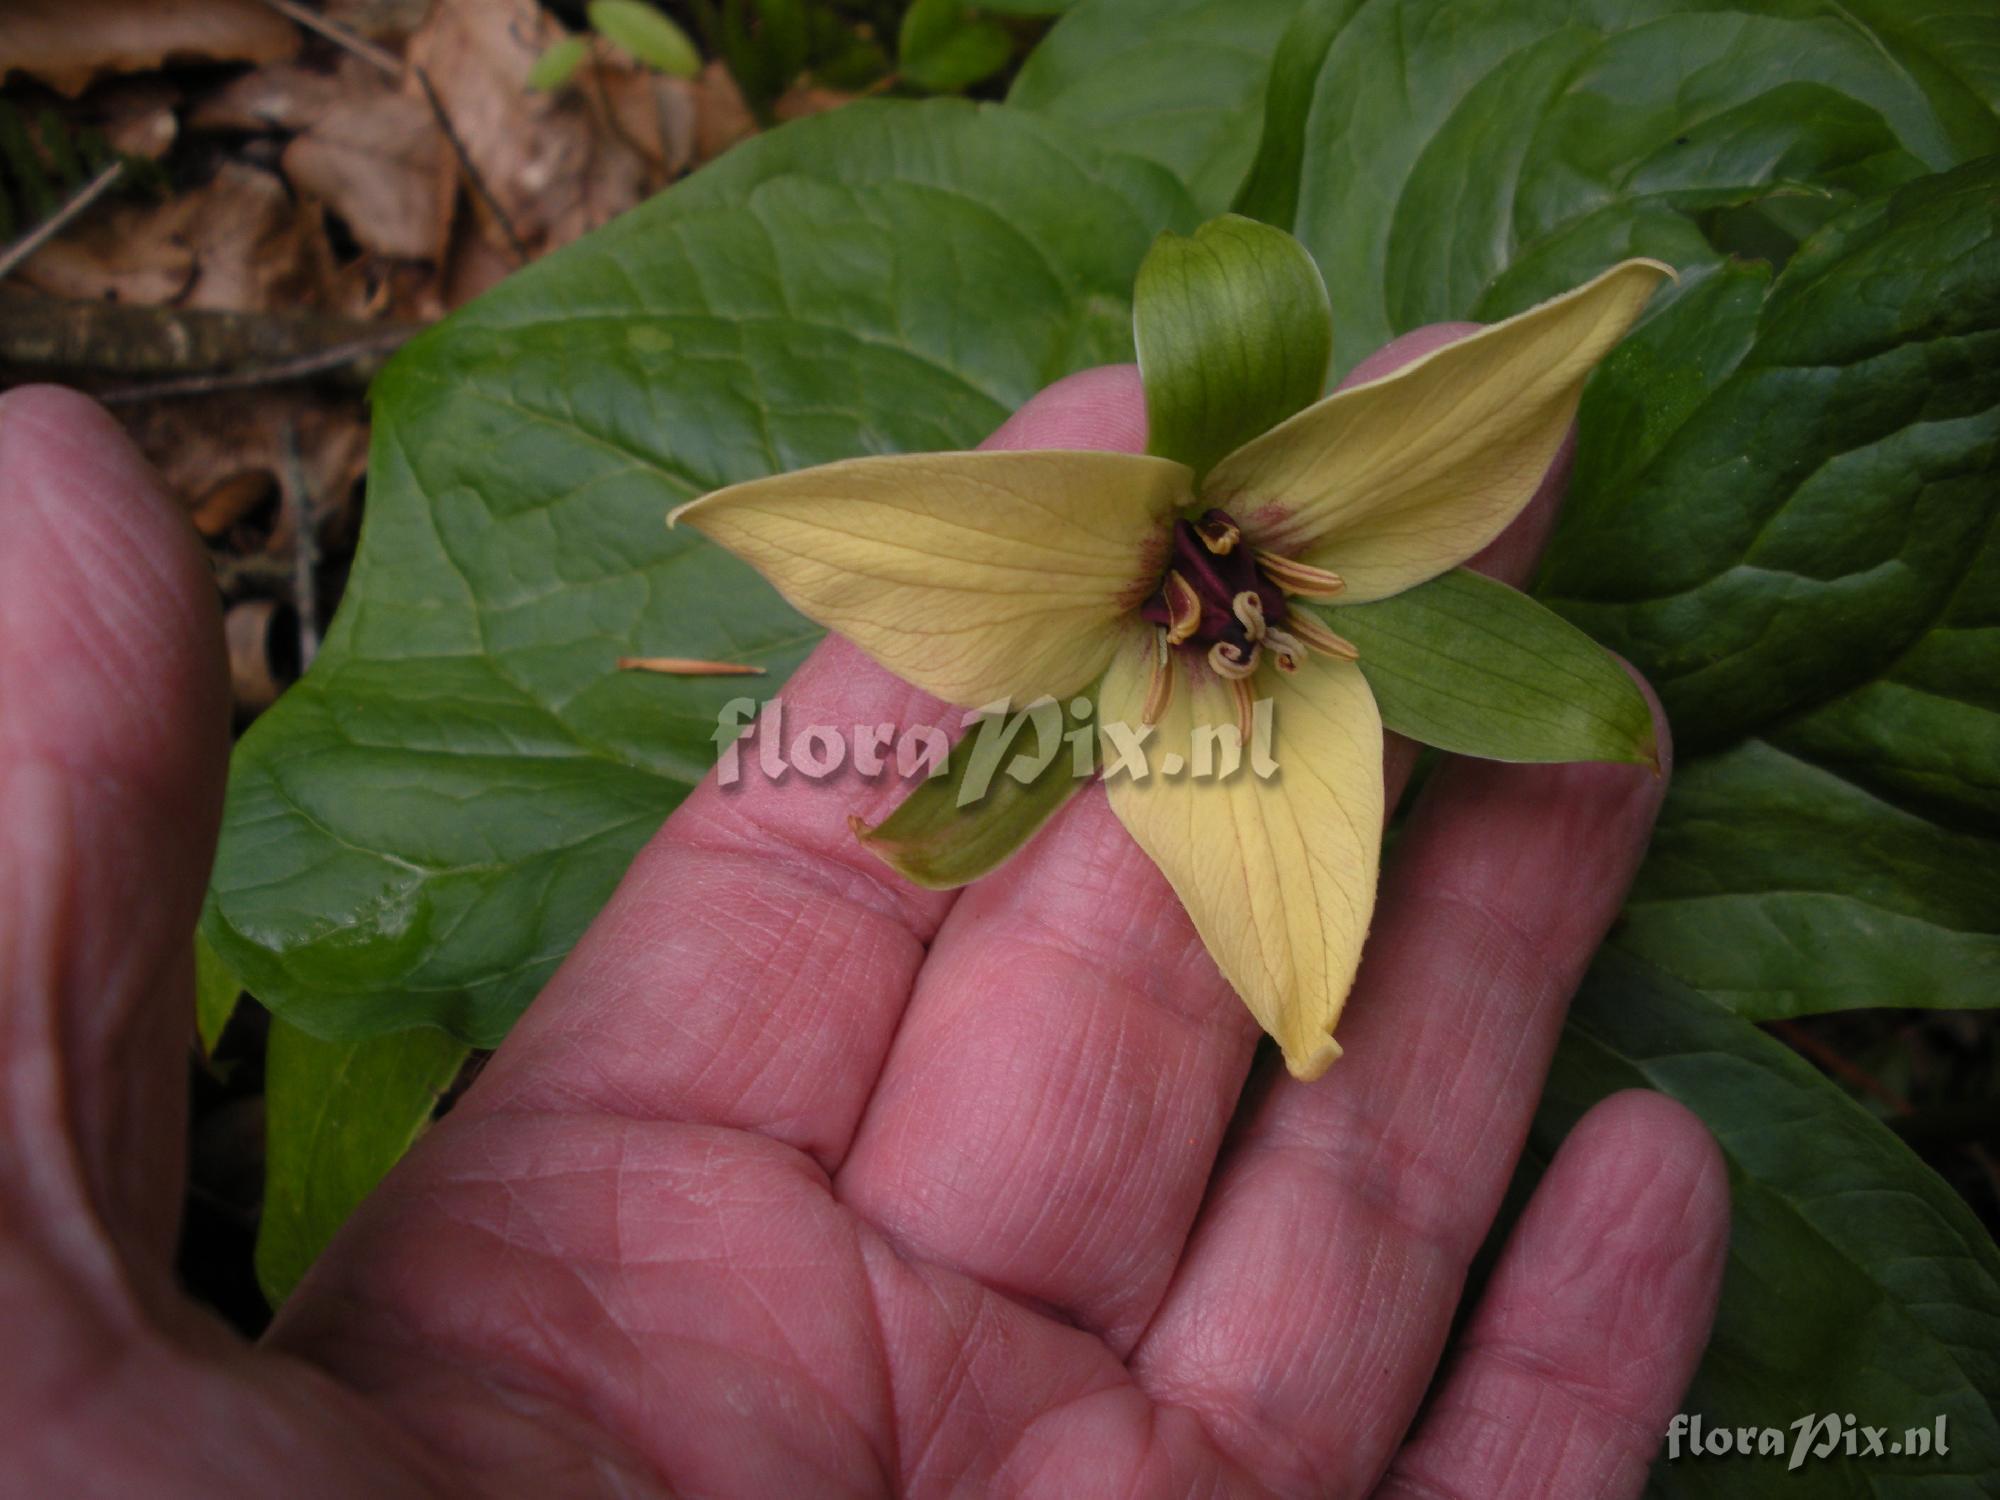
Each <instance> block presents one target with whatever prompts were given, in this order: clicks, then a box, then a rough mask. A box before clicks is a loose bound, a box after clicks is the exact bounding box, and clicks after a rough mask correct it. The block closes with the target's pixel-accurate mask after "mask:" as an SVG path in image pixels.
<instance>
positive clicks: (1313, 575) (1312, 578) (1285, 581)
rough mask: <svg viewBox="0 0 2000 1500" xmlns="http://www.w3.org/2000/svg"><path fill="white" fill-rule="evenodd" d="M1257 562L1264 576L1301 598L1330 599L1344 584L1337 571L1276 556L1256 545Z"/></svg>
mask: <svg viewBox="0 0 2000 1500" xmlns="http://www.w3.org/2000/svg"><path fill="white" fill-rule="evenodd" d="M1257 566H1258V567H1260V568H1262V569H1263V570H1264V576H1265V577H1266V578H1268V579H1270V580H1271V582H1273V583H1275V584H1276V585H1277V586H1278V587H1279V588H1281V589H1283V590H1284V591H1285V592H1286V593H1288V594H1297V595H1298V596H1299V597H1300V598H1301V599H1331V598H1333V596H1334V595H1336V594H1338V593H1340V592H1342V591H1343V590H1345V589H1346V587H1347V583H1346V581H1345V580H1344V579H1343V578H1341V576H1340V575H1339V574H1338V573H1329V572H1328V571H1327V570H1326V569H1325V568H1315V567H1313V566H1312V564H1310V563H1302V562H1300V561H1298V559H1296V558H1291V557H1280V556H1278V554H1277V553H1275V552H1266V551H1265V550H1264V549H1263V548H1262V547H1259V548H1258V549H1257Z"/></svg>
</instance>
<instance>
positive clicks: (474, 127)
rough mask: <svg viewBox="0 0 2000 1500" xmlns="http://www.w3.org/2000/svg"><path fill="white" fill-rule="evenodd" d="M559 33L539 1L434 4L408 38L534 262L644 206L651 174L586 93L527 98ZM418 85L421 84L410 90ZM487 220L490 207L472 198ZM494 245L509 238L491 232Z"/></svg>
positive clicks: (475, 169) (473, 168)
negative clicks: (531, 76) (532, 73)
mask: <svg viewBox="0 0 2000 1500" xmlns="http://www.w3.org/2000/svg"><path fill="white" fill-rule="evenodd" d="M560 34H561V28H560V27H558V26H557V25H556V24H555V23H554V21H552V20H551V19H550V18H549V16H548V15H547V14H546V13H545V12H544V11H543V10H542V9H541V8H540V6H538V5H536V4H535V3H534V0H436V4H435V5H434V6H433V8H432V10H431V15H430V19H429V20H428V21H427V22H425V24H424V25H423V27H422V28H421V29H420V30H419V31H418V32H417V33H416V35H415V36H413V37H411V39H410V45H409V61H410V65H411V67H412V69H418V68H421V69H422V70H423V72H424V75H425V76H426V77H428V78H429V79H430V82H431V86H432V88H434V89H435V90H436V92H437V96H438V102H439V105H440V106H441V107H442V109H443V111H444V113H445V115H446V117H447V118H448V119H449V120H450V121H451V127H452V133H453V134H455V135H456V136H457V137H458V141H459V144H460V146H461V147H462V148H463V150H464V153H465V157H466V159H467V161H468V162H469V163H470V173H476V174H477V176H478V178H479V179H480V181H481V182H482V183H483V184H484V186H485V190H486V192H488V193H490V194H491V195H492V197H493V199H494V200H495V201H496V202H497V203H498V205H499V208H500V212H501V213H502V214H503V215H505V217H506V219H507V223H508V225H509V226H510V227H511V228H512V230H513V233H514V235H515V236H516V237H518V238H519V239H520V241H521V242H522V243H523V244H524V245H526V246H527V247H528V249H529V250H530V252H531V253H539V252H540V251H542V250H545V249H551V248H553V247H554V246H557V245H561V244H565V243H567V242H568V241H570V240H573V239H575V238H577V237H578V236H579V235H582V234H584V233H586V232H588V231H589V230H591V229H595V228H596V227H598V226H599V225H600V224H603V223H604V222H605V221H606V220H608V219H610V218H612V217H613V216H614V215H616V214H619V213H622V212H623V211H624V210H625V209H627V208H630V207H631V206H632V205H633V204H634V203H636V202H638V201H639V199H640V198H642V197H643V196H644V195H645V193H646V191H647V189H648V187H649V186H650V185H651V183H652V181H653V178H654V174H653V171H652V169H651V167H650V164H649V163H648V161H647V159H646V153H645V152H644V151H643V150H642V149H640V148H639V147H636V146H634V145H633V144H632V143H631V142H629V141H627V140H626V139H624V138H623V137H622V136H621V134H620V133H619V131H618V130H617V129H616V128H615V127H614V125H613V123H612V120H611V119H610V117H609V115H608V113H607V112H606V111H605V110H604V108H603V106H602V104H601V102H600V101H597V100H595V99H593V98H591V97H589V96H588V95H587V94H586V92H585V91H583V90H579V89H566V90H564V91H562V93H561V94H559V95H550V94H545V93H538V92H535V91H533V90H531V89H529V88H528V86H527V79H528V71H529V69H530V68H532V67H533V66H534V62H535V59H536V58H537V57H538V56H540V55H541V53H542V51H543V49H544V48H545V47H546V46H547V45H548V44H549V43H550V42H552V41H554V40H555V39H556V38H557V37H558V36H559V35H560ZM411 87H412V88H413V89H419V88H420V85H419V84H418V83H417V82H416V80H414V79H413V80H412V83H411ZM472 196H473V197H474V199H475V203H476V211H477V212H478V214H479V215H480V218H481V222H482V223H485V222H486V220H487V218H488V217H489V215H488V211H487V209H486V206H485V204H484V203H483V202H478V201H477V200H478V198H479V195H478V194H477V193H475V194H473V195H472ZM488 230H489V232H490V233H491V234H492V236H493V238H494V240H495V242H496V243H498V244H503V245H504V244H505V243H506V241H507V236H506V234H505V232H504V231H503V230H502V229H501V228H500V227H499V226H498V225H489V226H488Z"/></svg>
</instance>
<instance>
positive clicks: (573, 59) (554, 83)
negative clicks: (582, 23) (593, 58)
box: [528, 36, 590, 93]
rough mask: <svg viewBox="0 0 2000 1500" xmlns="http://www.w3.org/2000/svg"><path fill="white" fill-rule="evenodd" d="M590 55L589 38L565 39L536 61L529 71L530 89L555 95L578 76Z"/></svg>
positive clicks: (556, 43) (574, 37)
mask: <svg viewBox="0 0 2000 1500" xmlns="http://www.w3.org/2000/svg"><path fill="white" fill-rule="evenodd" d="M589 55H590V41H589V39H588V38H587V37H580V36H566V37H564V38H563V39H562V40H561V41H559V42H555V43H553V44H552V45H550V46H549V47H548V49H547V50H546V51H544V52H543V53H542V55H541V56H540V57H538V58H536V59H535V65H534V66H533V67H532V68H530V69H528V87H529V88H531V89H538V90H540V91H541V92H543V93H553V92H554V91H555V90H557V89H559V88H561V87H562V86H563V85H564V84H566V83H568V82H569V81H570V79H572V78H574V77H575V76H576V70H577V69H578V68H580V67H582V66H583V60H584V59H585V58H586V57H588V56H589Z"/></svg>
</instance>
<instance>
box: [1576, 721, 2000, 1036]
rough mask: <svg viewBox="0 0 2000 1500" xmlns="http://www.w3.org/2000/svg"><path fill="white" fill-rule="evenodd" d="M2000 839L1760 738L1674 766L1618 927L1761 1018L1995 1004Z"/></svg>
mask: <svg viewBox="0 0 2000 1500" xmlns="http://www.w3.org/2000/svg"><path fill="white" fill-rule="evenodd" d="M1996 870H2000V849H1996V848H1995V845H1994V843H1993V841H1992V840H1991V839H1990V838H1982V837H1980V836H1978V835H1976V834H1973V833H1967V832H1963V831H1959V830H1958V829H1955V828H1952V827H1940V826H1938V825H1937V824H1935V823H1933V822H1930V821H1929V820H1927V819H1925V818H1923V817H1921V816H1919V815H1917V814H1915V813H1911V812H1907V811H1905V810H1903V809H1901V808H1899V807H1896V806H1894V805H1892V804H1891V803H1889V802H1886V801H1883V800H1881V799H1880V798H1877V797H1874V796H1871V795H1870V794H1869V793H1868V792H1867V791H1865V790H1863V789H1862V788H1861V787H1859V786H1856V785H1854V784H1853V783H1852V782H1850V781H1847V780H1844V779H1842V778H1841V777H1840V776H1838V775H1834V774H1832V773H1830V772H1828V771H1826V770H1822V769H1821V768H1819V767H1817V766H1815V765H1812V764H1810V763H1809V762H1807V761H1805V760H1801V759H1798V758H1795V757H1793V756H1790V755H1787V754H1785V753H1784V752H1783V751H1782V750H1780V749H1777V748H1774V747H1773V746H1771V745H1768V744H1765V743H1763V742H1761V741H1756V740H1752V741H1750V742H1749V743H1747V744H1744V745H1741V746H1739V747H1737V748H1736V749H1733V750H1730V751H1727V752H1725V753H1723V754H1721V755H1711V756H1706V757H1703V758H1702V759H1700V760H1697V761H1695V762H1694V763H1693V764H1692V765H1689V766H1686V767H1684V768H1682V769H1681V770H1680V771H1678V772H1676V773H1675V777H1674V788H1673V794H1672V796H1670V797H1669V798H1668V800H1667V805H1666V808H1665V810H1664V811H1663V812H1662V814H1661V816H1660V822H1659V826H1658V828H1657V829H1656V830H1655V832H1654V834H1653V847H1652V852H1651V855H1650V856H1649V857H1648V859H1647V860H1646V864H1645V867H1644V869H1643V870H1642V871H1641V872H1640V875H1639V880H1638V884H1637V885H1636V886H1635V887H1634V889H1633V892H1632V899H1631V903H1630V905H1629V906H1628V907H1627V909H1626V912H1625V917H1624V920H1623V921H1622V922H1621V923H1620V925H1619V928H1618V930H1617V933H1616V935H1615V937H1614V938H1613V942H1614V943H1615V944H1616V945H1617V946H1618V947H1619V948H1621V949H1623V950H1625V951H1626V952H1629V953H1632V954H1635V955H1637V956H1638V957H1640V958H1642V959H1644V960H1645V961H1646V963H1647V964H1648V965H1650V966H1651V967H1653V968H1655V969H1659V970H1661V971H1662V972H1664V973H1668V974H1672V975H1674V976H1675V977H1677V978H1679V979H1681V980H1682V981H1684V982H1686V983H1688V984H1692V985H1695V986H1697V987H1699V988H1700V989H1702V990H1704V991H1706V992H1707V993H1708V994H1709V995H1710V996H1711V997H1713V998H1715V999H1717V1000H1720V1001H1722V1002H1723V1003H1724V1004H1726V1005H1728V1006H1729V1007H1730V1008H1732V1009H1734V1010H1736V1011H1738V1012H1740V1013H1742V1014H1744V1015H1747V1016H1749V1017H1751V1018H1752V1019H1758V1020H1761V1019H1764V1018H1766V1017H1770V1016H1785V1015H1796V1014H1799V1013H1801V1012H1807V1011H1822V1010H1842V1009H1848V1008H1851V1007H1854V1006H1864V1005H1886V1006H1905V1005H1936V1006H1955V1007H1956V1006H1994V1005H2000V879H1996V878H1995V872H1996Z"/></svg>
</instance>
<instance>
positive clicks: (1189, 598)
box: [1162, 573, 1201, 646]
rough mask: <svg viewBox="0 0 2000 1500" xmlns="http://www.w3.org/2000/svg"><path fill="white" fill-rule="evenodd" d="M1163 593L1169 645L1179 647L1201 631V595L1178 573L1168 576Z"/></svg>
mask: <svg viewBox="0 0 2000 1500" xmlns="http://www.w3.org/2000/svg"><path fill="white" fill-rule="evenodd" d="M1162 592H1163V593H1164V594H1165V596H1166V601H1167V644H1168V645H1169V646H1178V645H1179V644H1180V643H1181V642H1182V641H1184V640H1186V639H1187V638H1188V637H1189V636H1191V635H1193V634H1194V633H1195V632H1196V631H1197V630H1199V629H1201V595H1200V594H1198V593H1196V592H1195V588H1194V585H1193V584H1191V583H1189V582H1188V581H1187V580H1186V579H1185V578H1183V577H1181V575H1180V574H1178V573H1169V574H1167V581H1166V583H1165V584H1164V585H1163V586H1162Z"/></svg>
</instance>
